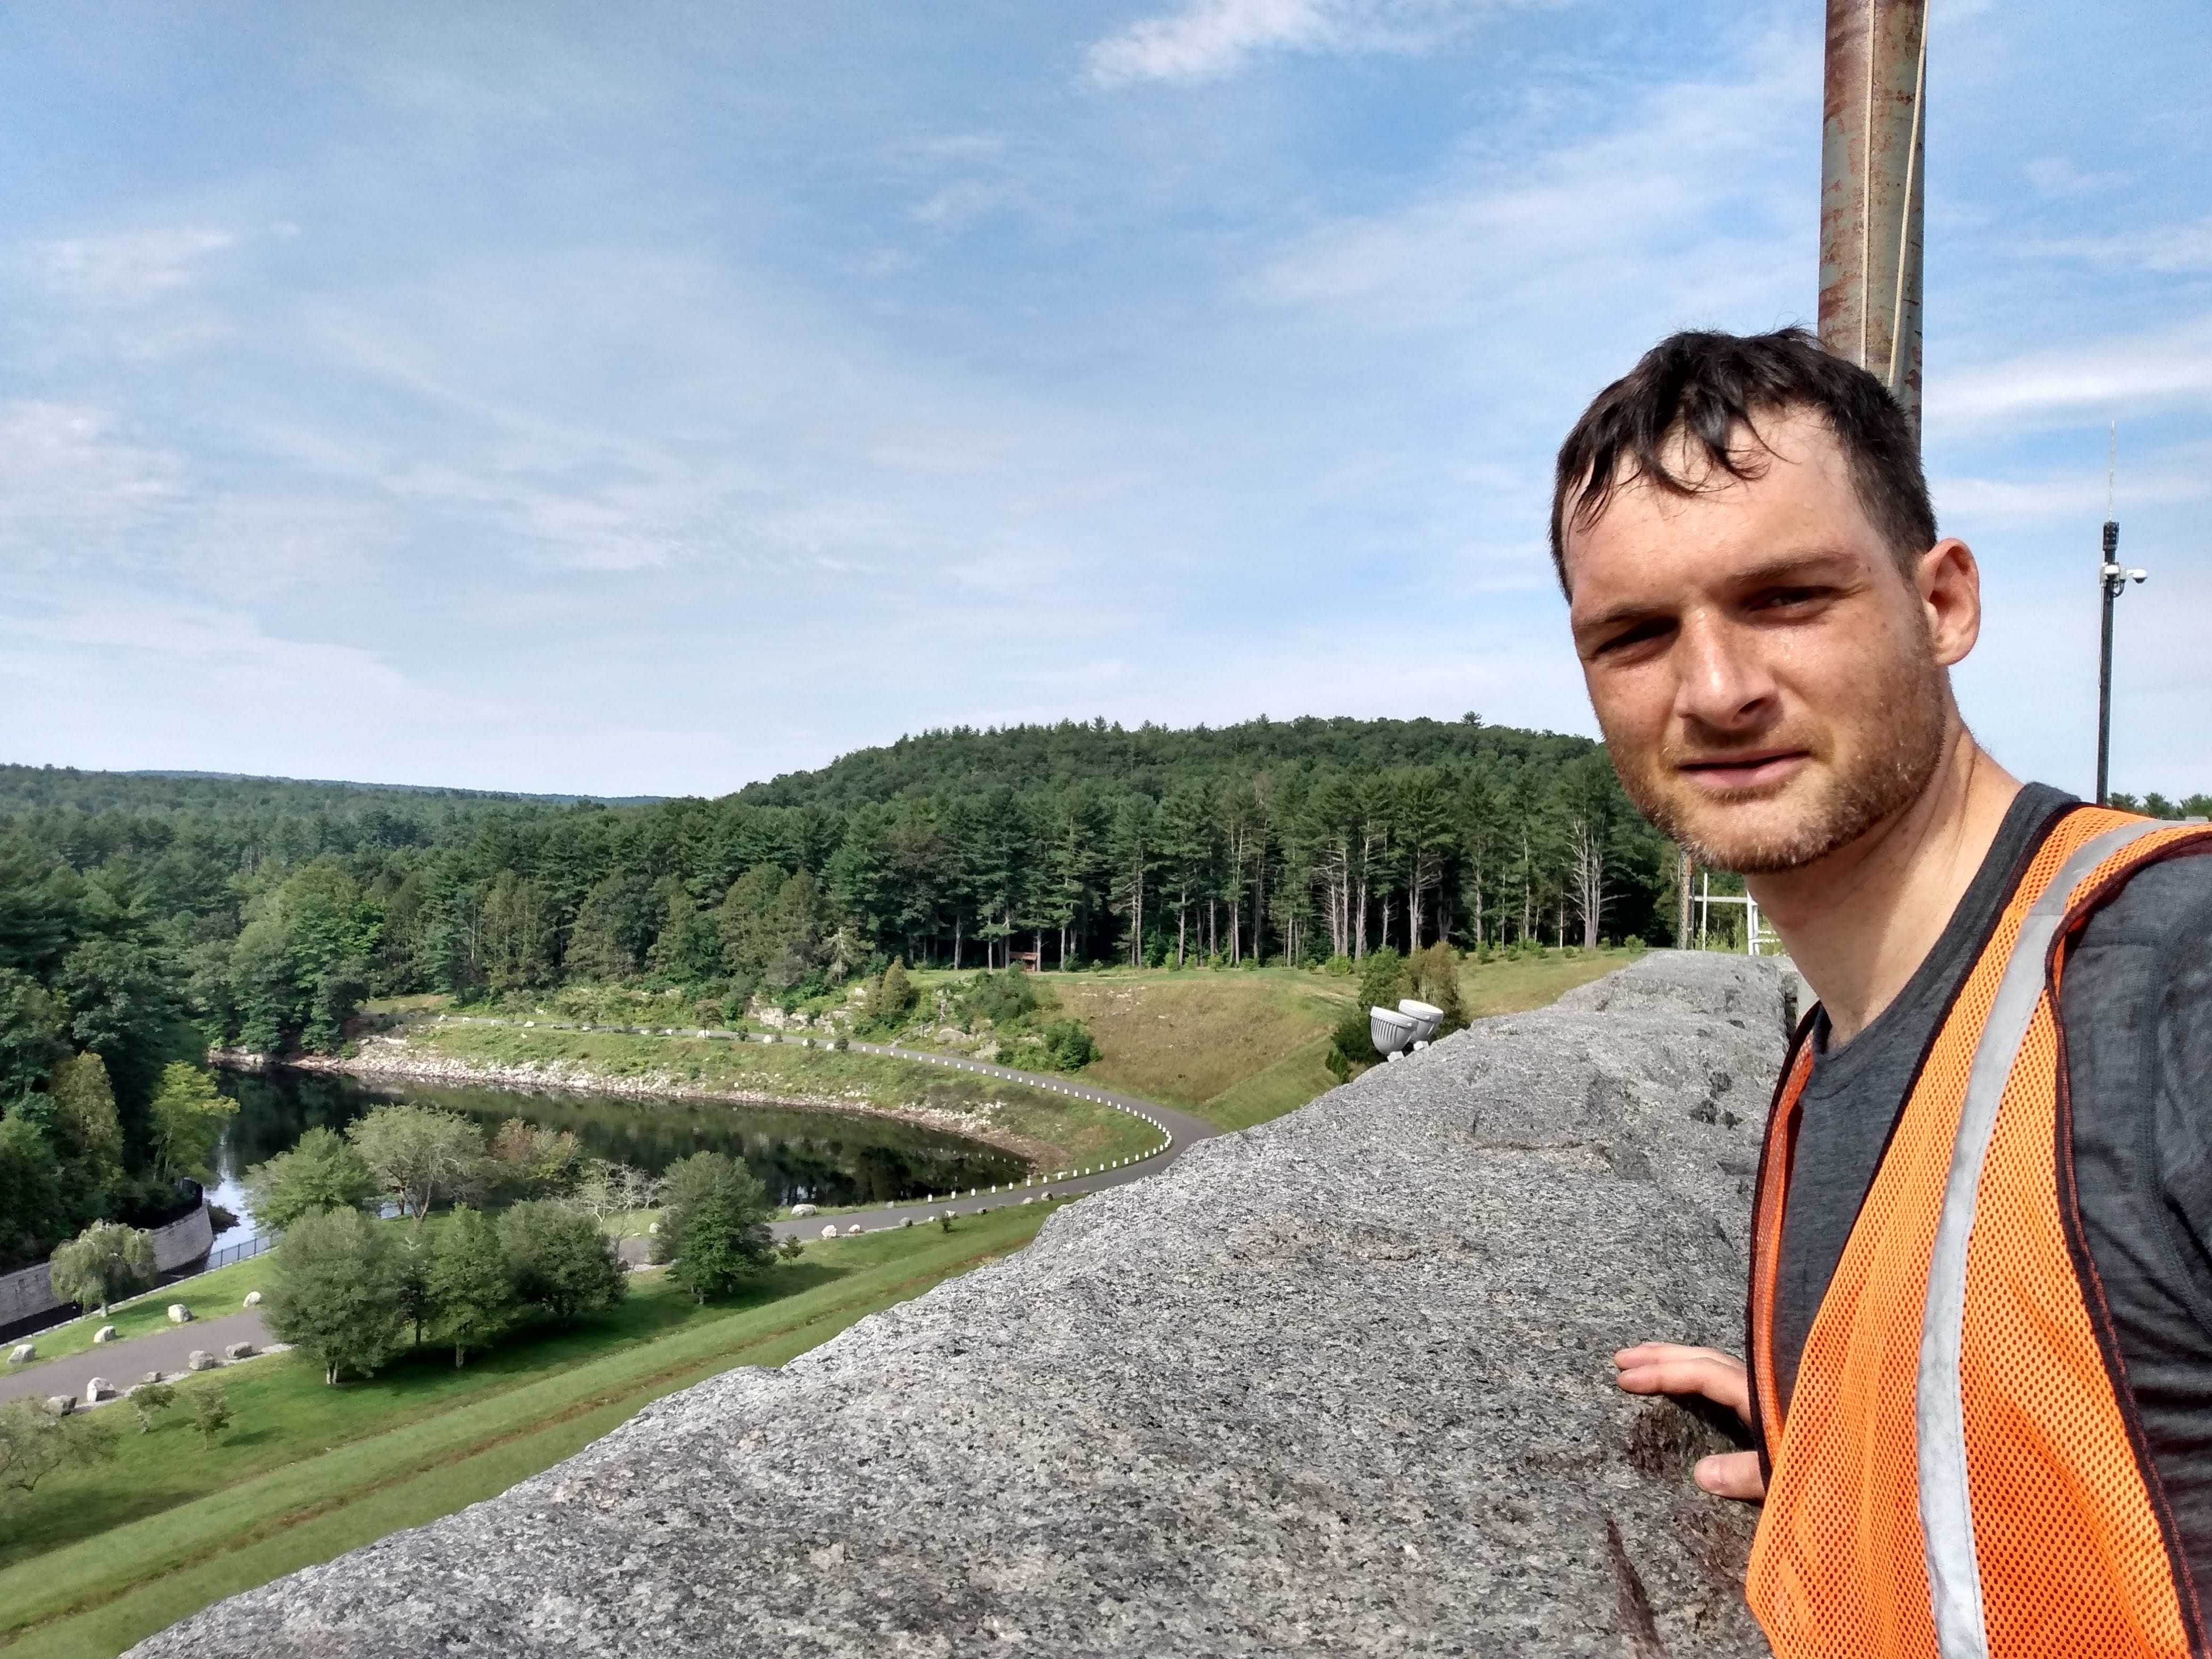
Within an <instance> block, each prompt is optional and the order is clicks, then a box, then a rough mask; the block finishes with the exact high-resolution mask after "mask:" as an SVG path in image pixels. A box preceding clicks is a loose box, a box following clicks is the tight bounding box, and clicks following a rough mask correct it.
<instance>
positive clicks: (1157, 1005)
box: [1042, 950, 1635, 1129]
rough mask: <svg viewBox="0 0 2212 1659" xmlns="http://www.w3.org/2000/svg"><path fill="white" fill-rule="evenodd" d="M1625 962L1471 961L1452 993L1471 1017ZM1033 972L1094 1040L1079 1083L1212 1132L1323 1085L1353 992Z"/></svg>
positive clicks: (1279, 982)
mask: <svg viewBox="0 0 2212 1659" xmlns="http://www.w3.org/2000/svg"><path fill="white" fill-rule="evenodd" d="M1634 959H1635V956H1634V953H1632V952H1630V951H1612V950H1607V951H1579V950H1577V951H1559V950H1547V951H1545V952H1544V953H1543V955H1542V956H1541V957H1535V956H1526V957H1501V958H1499V959H1498V960H1495V961H1492V962H1474V961H1470V962H1468V963H1467V964H1466V965H1465V966H1464V967H1463V968H1462V969H1461V970H1460V995H1461V997H1462V999H1463V1000H1465V1002H1466V1004H1467V1010H1468V1017H1469V1018H1476V1019H1480V1018H1486V1017H1487V1016H1489V1015H1492V1014H1514V1013H1519V1012H1522V1011H1523V1010H1525V1009H1529V1008H1541V1007H1542V1006H1544V1005H1545V1004H1546V1003H1547V1002H1551V1001H1553V1000H1554V999H1556V998H1558V997H1559V995H1560V994H1563V993H1565V992H1566V991H1569V990H1571V989H1573V988H1574V987H1576V986H1577V985H1582V984H1585V983H1587V982H1588V981H1590V980H1594V979H1596V978H1598V977H1600V976H1601V975H1605V974H1609V973H1612V972H1613V970H1614V969H1617V968H1624V967H1626V966H1627V965H1628V963H1630V962H1632V961H1633V960H1634ZM1042 979H1043V982H1044V983H1045V984H1047V985H1048V986H1050V987H1052V990H1053V993H1054V995H1056V996H1057V997H1058V998H1059V999H1060V1004H1061V1006H1063V1007H1064V1008H1066V1009H1067V1010H1068V1011H1070V1012H1073V1013H1074V1014H1075V1015H1076V1016H1077V1017H1078V1018H1080V1019H1082V1020H1083V1021H1084V1023H1085V1024H1087V1025H1089V1026H1090V1028H1091V1034H1092V1035H1093V1036H1096V1037H1097V1039H1098V1046H1099V1048H1100V1050H1101V1054H1100V1057H1099V1058H1098V1059H1097V1060H1095V1061H1094V1062H1092V1063H1091V1065H1090V1066H1087V1067H1085V1070H1084V1073H1083V1076H1084V1079H1085V1081H1086V1082H1095V1083H1100V1084H1103V1085H1105V1086H1106V1087H1108V1088H1109V1089H1122V1090H1127V1091H1128V1092H1129V1093H1131V1094H1133V1095H1139V1096H1141V1097H1144V1098H1146V1099H1148V1100H1158V1101H1162V1102H1164V1103H1167V1104H1168V1105H1170V1106H1180V1107H1182V1109H1184V1110H1186V1111H1189V1112H1194V1113H1196V1114H1197V1115H1199V1116H1200V1117H1203V1118H1204V1119H1206V1121H1207V1122H1209V1123H1212V1124H1213V1125H1215V1126H1216V1127H1219V1128H1223V1129H1242V1128H1245V1127H1249V1126H1250V1125H1252V1124H1255V1123H1263V1122H1265V1121H1267V1119H1269V1118H1272V1117H1279V1116H1281V1115H1283V1114H1284V1113H1285V1112H1288V1111H1292V1110H1294V1109H1297V1108H1298V1107H1300V1106H1303V1105H1304V1104H1305V1103H1306V1102H1308V1101H1310V1100H1311V1099H1313V1098H1314V1097H1316V1095H1320V1094H1322V1093H1324V1092H1326V1091H1328V1090H1329V1089H1330V1088H1332V1087H1334V1085H1335V1083H1336V1079H1334V1077H1332V1076H1330V1075H1329V1073H1328V1067H1326V1066H1323V1065H1322V1059H1323V1057H1324V1056H1326V1055H1327V1054H1328V1043H1329V1032H1330V1030H1331V1029H1332V1028H1334V1025H1335V1024H1336V1023H1337V1021H1339V1020H1340V1019H1341V1018H1344V1016H1345V1014H1346V1012H1348V1011H1349V1010H1350V1009H1351V1007H1352V1000H1353V998H1354V995H1355V994H1356V993H1357V990H1358V983H1357V981H1355V980H1353V979H1352V978H1351V977H1349V976H1346V975H1329V974H1318V973H1313V972H1310V971H1303V970H1297V969H1287V968H1263V969H1257V970H1254V971H1246V970H1243V969H1237V970H1220V969H1183V970H1182V971H1179V972H1178V971H1173V970H1170V969H1143V970H1133V969H1119V970H1116V971H1115V972H1113V973H1107V974H1047V975H1043V976H1042Z"/></svg>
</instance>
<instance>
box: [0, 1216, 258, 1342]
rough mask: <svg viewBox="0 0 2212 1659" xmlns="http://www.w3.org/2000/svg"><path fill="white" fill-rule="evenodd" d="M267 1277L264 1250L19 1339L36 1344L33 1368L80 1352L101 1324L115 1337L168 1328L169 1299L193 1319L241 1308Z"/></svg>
mask: <svg viewBox="0 0 2212 1659" xmlns="http://www.w3.org/2000/svg"><path fill="white" fill-rule="evenodd" d="M217 1242H218V1243H220V1241H217ZM268 1277H269V1258H268V1257H266V1256H255V1257H253V1258H252V1260H251V1261H234V1262H233V1263H231V1265H230V1266H229V1267H217V1268H216V1270H215V1271H214V1272H213V1273H200V1274H198V1275H197V1276H196V1277H194V1278H191V1279H183V1280H180V1281H179V1282H178V1283H177V1284H174V1285H169V1286H167V1288H166V1289H162V1290H155V1291H147V1292H146V1294H145V1295H143V1296H139V1297H132V1298H131V1300H130V1301H128V1302H118V1303H117V1304H115V1305H114V1307H113V1308H112V1309H111V1310H109V1312H108V1315H107V1317H106V1318H105V1319H102V1318H101V1317H100V1316H99V1315H98V1314H96V1313H88V1314H87V1315H85V1316H83V1317H82V1319H72V1320H71V1321H70V1322H69V1323H68V1324H66V1325H62V1326H58V1327H57V1328H54V1329H52V1330H49V1331H40V1333H39V1334H37V1335H36V1336H31V1337H23V1338H20V1339H18V1340H21V1341H27V1342H32V1343H35V1344H36V1345H37V1346H38V1350H39V1357H38V1358H36V1359H35V1360H33V1361H32V1362H31V1369H33V1370H35V1369H36V1368H37V1367H39V1366H40V1365H43V1364H46V1361H48V1360H49V1359H61V1358H65V1357H67V1356H68V1355H70V1354H73V1353H82V1352H85V1350H86V1349H88V1348H90V1347H92V1346H94V1343H93V1340H92V1337H93V1333H94V1332H95V1331H97V1330H98V1329H99V1328H100V1327H101V1326H102V1325H112V1326H114V1327H115V1332H116V1335H117V1337H118V1339H120V1338H124V1337H131V1336H143V1335H145V1334H147V1333H148V1332H149V1331H160V1330H167V1328H168V1327H169V1304H171V1303H173V1302H181V1303H183V1304H185V1306H186V1307H187V1308H190V1309H191V1310H192V1315H193V1316H194V1317H195V1318H198V1319H213V1318H215V1317H216V1316H218V1315H220V1314H234V1313H241V1312H243V1311H244V1310H245V1299H246V1292H247V1291H258V1290H259V1289H260V1288H261V1287H262V1281H263V1280H264V1279H267V1278H268ZM8 1346H10V1347H13V1346H15V1344H14V1343H12V1342H11V1343H9V1345H8ZM18 1369H21V1368H18Z"/></svg>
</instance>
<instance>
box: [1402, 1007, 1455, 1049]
mask: <svg viewBox="0 0 2212 1659" xmlns="http://www.w3.org/2000/svg"><path fill="white" fill-rule="evenodd" d="M1398 1012H1400V1013H1401V1014H1403V1015H1405V1016H1406V1017H1407V1018H1408V1019H1410V1020H1412V1021H1413V1026H1414V1030H1413V1041H1414V1042H1434V1041H1435V1040H1436V1035H1437V1027H1438V1026H1439V1025H1442V1024H1443V1023H1444V1011H1443V1009H1441V1008H1439V1007H1437V1006H1436V1005H1435V1004H1434V1003H1429V1002H1416V1001H1414V1000H1413V998H1411V997H1407V998H1405V999H1404V1000H1402V1001H1401V1002H1400V1003H1399V1004H1398Z"/></svg>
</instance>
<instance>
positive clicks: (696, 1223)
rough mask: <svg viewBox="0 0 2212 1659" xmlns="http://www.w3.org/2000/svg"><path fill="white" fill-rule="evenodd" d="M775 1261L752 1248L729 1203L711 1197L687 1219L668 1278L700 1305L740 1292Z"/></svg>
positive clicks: (742, 1225) (748, 1232)
mask: <svg viewBox="0 0 2212 1659" xmlns="http://www.w3.org/2000/svg"><path fill="white" fill-rule="evenodd" d="M774 1260H775V1256H774V1255H773V1254H770V1253H764V1252H761V1251H758V1250H756V1249H754V1248H753V1243H752V1240H751V1238H750V1229H749V1227H748V1225H747V1224H746V1223H745V1222H744V1220H742V1219H741V1218H739V1216H738V1213H737V1212H736V1211H734V1210H732V1208H731V1207H730V1202H729V1200H727V1199H726V1198H724V1197H722V1196H721V1195H720V1194H708V1197H707V1198H706V1199H705V1200H703V1201H702V1202H701V1203H699V1204H698V1205H696V1206H694V1207H693V1208H692V1210H691V1212H690V1215H689V1217H688V1218H686V1221H685V1225H684V1254H683V1255H679V1256H678V1257H677V1258H676V1261H675V1265H674V1266H672V1267H670V1268H669V1270H668V1276H669V1278H670V1279H673V1280H674V1281H675V1282H676V1283H677V1284H678V1285H682V1286H683V1287H684V1289H685V1290H687V1291H690V1292H691V1299H692V1300H693V1301H695V1302H700V1303H703V1302H705V1301H706V1300H707V1299H708V1297H718V1296H727V1295H729V1294H730V1292H732V1291H735V1290H738V1289H739V1288H741V1287H742V1286H743V1285H745V1284H746V1283H747V1282H749V1281H750V1279H753V1278H754V1277H755V1276H757V1274H758V1273H760V1272H761V1270H762V1269H763V1268H764V1267H767V1266H768V1265H769V1262H771V1261H774Z"/></svg>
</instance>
